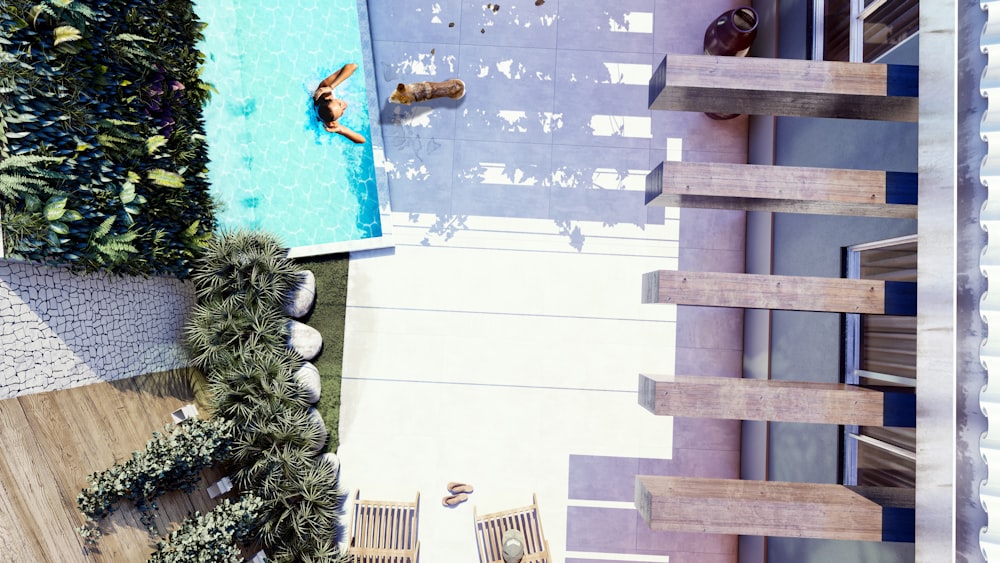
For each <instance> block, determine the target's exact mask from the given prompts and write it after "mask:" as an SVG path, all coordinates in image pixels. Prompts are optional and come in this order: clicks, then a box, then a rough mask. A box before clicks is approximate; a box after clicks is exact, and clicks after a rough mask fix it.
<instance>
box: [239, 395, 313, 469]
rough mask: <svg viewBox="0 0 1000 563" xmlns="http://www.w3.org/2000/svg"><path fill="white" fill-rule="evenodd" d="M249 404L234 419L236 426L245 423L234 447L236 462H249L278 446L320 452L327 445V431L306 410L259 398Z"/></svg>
mask: <svg viewBox="0 0 1000 563" xmlns="http://www.w3.org/2000/svg"><path fill="white" fill-rule="evenodd" d="M247 403H248V404H249V406H248V408H247V409H246V410H241V411H240V412H239V413H238V414H237V415H236V416H234V417H233V420H234V421H235V422H236V423H237V424H240V423H241V422H242V423H243V424H244V431H243V432H242V433H241V434H240V435H239V436H237V437H236V441H235V442H234V444H233V458H234V459H235V460H236V461H237V463H244V462H249V461H250V460H252V459H255V458H256V457H257V456H258V455H261V454H262V453H263V452H265V451H267V450H269V449H270V448H271V447H273V446H275V445H278V446H290V447H297V448H307V449H312V450H318V449H319V448H321V447H322V446H323V444H324V443H325V442H326V438H327V432H326V429H325V428H321V427H319V426H318V425H317V424H316V422H315V420H314V419H313V417H312V416H310V414H309V412H308V411H306V410H305V409H293V408H288V407H287V406H286V405H285V404H283V403H282V402H281V401H280V400H277V399H275V398H273V397H257V398H254V399H251V400H249V401H247ZM244 416H245V418H243V417H244Z"/></svg>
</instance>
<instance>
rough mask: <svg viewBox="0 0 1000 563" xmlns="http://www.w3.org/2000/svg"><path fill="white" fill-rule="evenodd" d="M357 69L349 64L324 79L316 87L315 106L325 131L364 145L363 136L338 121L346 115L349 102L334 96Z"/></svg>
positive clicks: (354, 65)
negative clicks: (337, 89)
mask: <svg viewBox="0 0 1000 563" xmlns="http://www.w3.org/2000/svg"><path fill="white" fill-rule="evenodd" d="M357 68H358V65H356V64H353V63H348V64H346V65H344V66H343V67H342V68H341V69H340V70H338V71H337V72H335V73H333V74H331V75H330V76H327V77H326V78H324V79H323V81H322V82H320V83H319V86H317V87H316V91H315V92H313V106H314V107H315V108H316V115H317V116H319V120H320V121H322V122H323V129H326V130H327V131H329V132H331V133H340V134H341V135H343V136H345V137H347V138H348V139H350V140H352V141H354V142H355V143H358V144H362V143H364V142H365V138H364V136H363V135H361V134H360V133H356V132H354V131H351V130H350V129H348V128H347V127H344V126H343V125H341V124H340V122H339V121H338V120H339V119H340V118H341V116H343V115H344V110H346V109H347V102H345V101H344V100H341V99H339V98H337V97H336V96H335V95H334V88H336V87H337V86H339V85H340V83H341V82H343V81H345V80H347V78H348V77H349V76H351V75H352V74H354V71H355V70H357Z"/></svg>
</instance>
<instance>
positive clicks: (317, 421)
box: [309, 408, 330, 451]
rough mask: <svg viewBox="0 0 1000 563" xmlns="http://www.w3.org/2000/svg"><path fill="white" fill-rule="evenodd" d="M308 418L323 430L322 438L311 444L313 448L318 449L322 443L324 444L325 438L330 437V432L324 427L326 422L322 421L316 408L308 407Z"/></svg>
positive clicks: (321, 446) (321, 416)
mask: <svg viewBox="0 0 1000 563" xmlns="http://www.w3.org/2000/svg"><path fill="white" fill-rule="evenodd" d="M309 418H311V419H312V421H313V424H315V425H316V426H317V427H318V428H320V429H321V430H322V431H323V438H322V439H321V440H319V442H317V443H316V445H314V446H313V449H314V450H316V451H319V450H321V449H323V446H324V445H326V439H327V438H329V437H330V433H329V432H328V431H327V429H326V423H325V422H323V415H321V414H319V411H318V410H316V409H314V408H310V409H309Z"/></svg>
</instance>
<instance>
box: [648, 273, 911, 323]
mask: <svg viewBox="0 0 1000 563" xmlns="http://www.w3.org/2000/svg"><path fill="white" fill-rule="evenodd" d="M916 286H917V284H916V283H913V282H897V281H884V280H858V279H844V278H817V277H805V276H768V275H761V274H733V273H725V272H677V271H672V270H657V271H655V272H649V273H647V274H643V277H642V302H643V303H672V304H675V305H700V306H705V307H739V308H744V309H781V310H788V311H820V312H832V313H866V314H873V315H908V316H913V315H916V292H917V287H916Z"/></svg>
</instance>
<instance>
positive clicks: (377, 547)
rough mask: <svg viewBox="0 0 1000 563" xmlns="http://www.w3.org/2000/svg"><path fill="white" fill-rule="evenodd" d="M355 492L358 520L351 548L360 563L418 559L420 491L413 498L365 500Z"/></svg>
mask: <svg viewBox="0 0 1000 563" xmlns="http://www.w3.org/2000/svg"><path fill="white" fill-rule="evenodd" d="M360 497H361V491H358V492H356V493H355V495H354V522H353V524H352V525H351V544H350V546H349V547H348V548H347V552H348V553H349V554H351V555H353V556H354V557H355V559H354V561H355V562H356V563H415V562H416V560H417V551H418V550H419V549H420V542H419V541H417V510H418V509H419V507H420V493H419V492H418V493H417V498H416V500H414V501H413V502H399V501H382V500H361V499H360Z"/></svg>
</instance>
